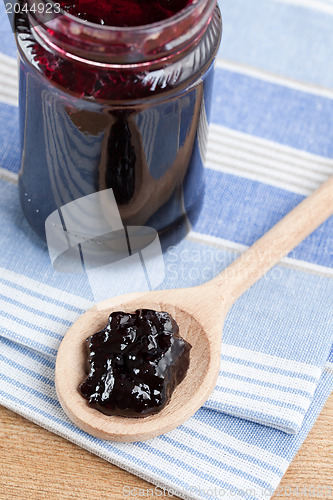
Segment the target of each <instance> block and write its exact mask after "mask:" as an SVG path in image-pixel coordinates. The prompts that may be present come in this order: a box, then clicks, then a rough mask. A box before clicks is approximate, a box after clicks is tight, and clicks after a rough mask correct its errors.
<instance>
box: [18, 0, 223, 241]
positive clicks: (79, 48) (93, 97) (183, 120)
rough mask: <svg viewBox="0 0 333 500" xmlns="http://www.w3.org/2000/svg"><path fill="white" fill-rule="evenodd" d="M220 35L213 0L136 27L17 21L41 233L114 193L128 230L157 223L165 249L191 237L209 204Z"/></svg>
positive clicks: (24, 123) (27, 145)
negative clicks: (91, 198) (207, 156)
mask: <svg viewBox="0 0 333 500" xmlns="http://www.w3.org/2000/svg"><path fill="white" fill-rule="evenodd" d="M32 1H33V0H29V1H28V3H29V2H32ZM220 36H221V19H220V14H219V10H218V8H217V7H216V5H215V1H214V0H198V1H196V2H193V3H191V2H190V3H189V5H188V6H187V7H185V8H184V9H183V10H181V11H180V12H178V14H176V15H173V16H172V17H170V18H168V19H165V20H162V21H159V22H157V23H153V24H150V25H145V26H136V27H125V28H119V27H114V26H99V25H96V24H92V23H89V22H86V21H84V20H82V19H78V18H75V17H73V16H71V15H69V14H68V13H60V14H57V13H52V14H47V15H46V14H44V13H37V14H36V13H33V12H30V13H29V14H24V13H21V14H20V15H19V16H17V18H16V39H17V43H18V47H19V52H20V126H21V143H22V165H21V172H20V196H21V203H22V207H23V211H24V213H25V215H26V217H27V219H28V221H29V223H30V225H31V226H32V227H33V229H34V230H35V231H36V232H37V234H39V236H41V237H42V238H45V228H44V224H45V220H46V218H47V216H48V215H49V214H50V213H51V212H53V211H54V210H56V209H60V208H61V207H62V206H63V205H65V204H67V203H69V202H71V201H73V200H75V199H77V198H80V197H82V196H86V195H88V194H91V193H93V192H96V191H100V190H103V189H109V188H112V189H113V192H114V195H115V198H116V201H117V204H118V209H119V211H120V215H121V218H122V221H123V224H124V225H148V226H151V227H154V228H155V229H156V230H157V231H158V232H159V234H160V236H161V237H162V243H163V242H164V245H169V244H173V243H175V242H176V241H178V240H179V239H180V238H182V237H184V236H185V234H186V233H187V231H188V230H189V229H190V227H191V225H193V223H194V222H195V221H196V219H197V217H198V215H199V212H200V207H201V203H202V197H203V191H204V172H203V155H204V149H205V143H206V135H207V127H208V121H209V108H210V101H211V92H212V84H213V72H214V68H213V60H214V57H215V54H216V50H217V48H218V44H219V41H220Z"/></svg>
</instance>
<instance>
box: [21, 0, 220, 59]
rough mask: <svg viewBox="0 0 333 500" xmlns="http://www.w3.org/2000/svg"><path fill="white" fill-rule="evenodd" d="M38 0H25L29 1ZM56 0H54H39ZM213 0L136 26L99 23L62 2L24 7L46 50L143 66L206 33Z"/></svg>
mask: <svg viewBox="0 0 333 500" xmlns="http://www.w3.org/2000/svg"><path fill="white" fill-rule="evenodd" d="M35 1H36V0H28V5H30V6H32V5H33V4H34V2H35ZM38 2H42V3H44V4H46V3H47V4H49V5H50V4H52V5H53V6H55V5H56V3H57V2H56V0H38ZM216 5H217V0H194V1H193V2H192V3H191V4H189V5H187V6H186V7H184V8H183V9H182V10H180V11H179V12H178V13H176V14H175V15H173V16H171V17H169V18H167V19H164V20H161V21H158V22H155V23H151V24H144V25H139V26H134V27H129V26H127V27H118V26H107V25H99V24H95V23H92V22H88V21H85V20H83V19H80V18H79V17H76V16H74V15H72V14H69V13H68V12H66V11H64V10H63V9H61V8H60V11H59V12H58V11H56V12H55V11H53V12H52V13H46V9H44V10H43V11H40V12H39V11H34V10H33V9H32V8H31V9H29V10H28V19H29V22H30V26H31V27H32V28H33V31H34V36H35V38H36V39H37V40H38V41H39V42H40V43H41V44H42V45H44V46H45V47H46V48H48V50H51V51H52V52H54V51H55V52H58V53H61V55H62V57H65V58H67V59H76V60H81V61H87V62H88V61H89V62H90V63H95V64H107V65H112V66H113V67H117V66H118V65H119V66H122V67H124V66H128V67H133V65H136V64H139V65H140V66H144V65H145V64H146V63H147V64H152V63H154V62H159V63H161V62H162V61H167V60H169V59H179V58H181V57H182V56H184V55H185V54H186V53H188V52H189V51H190V50H191V49H192V48H193V46H195V45H197V43H198V42H199V41H200V40H201V38H202V37H203V35H204V34H205V32H206V30H207V28H208V26H209V23H210V21H211V19H212V16H213V14H214V10H215V8H216Z"/></svg>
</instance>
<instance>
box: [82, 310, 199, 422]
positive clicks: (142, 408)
mask: <svg viewBox="0 0 333 500" xmlns="http://www.w3.org/2000/svg"><path fill="white" fill-rule="evenodd" d="M86 346H87V363H86V365H87V375H88V376H87V378H86V380H85V381H84V382H83V383H82V384H81V385H80V388H79V389H80V392H81V394H82V396H83V397H84V398H85V399H87V400H88V403H89V406H91V407H93V408H96V409H97V410H99V411H101V412H102V413H105V414H106V415H118V416H121V417H146V416H148V415H153V414H154V413H157V412H159V411H161V410H162V409H163V408H164V407H165V406H166V405H167V404H168V402H169V401H170V399H171V396H172V393H173V391H174V389H175V388H176V386H177V385H179V384H180V383H181V382H182V380H183V379H184V377H185V375H186V372H187V370H188V367H189V363H190V349H191V345H190V344H189V343H188V342H186V341H185V340H184V339H183V338H182V337H181V336H180V335H179V329H178V325H177V323H176V322H175V320H174V319H173V318H172V317H171V316H170V315H169V314H168V313H167V312H157V311H152V310H150V309H141V310H137V311H135V313H134V314H129V313H124V312H121V311H119V312H113V313H112V314H111V315H110V317H109V322H108V324H107V325H106V327H105V328H104V330H102V331H100V332H98V333H95V334H94V335H92V336H91V337H88V338H87V340H86Z"/></svg>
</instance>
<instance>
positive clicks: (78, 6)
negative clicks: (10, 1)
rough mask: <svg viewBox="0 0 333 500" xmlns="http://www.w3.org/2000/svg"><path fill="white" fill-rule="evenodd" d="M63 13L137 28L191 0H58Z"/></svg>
mask: <svg viewBox="0 0 333 500" xmlns="http://www.w3.org/2000/svg"><path fill="white" fill-rule="evenodd" d="M59 3H60V5H61V7H62V8H63V9H64V11H66V12H68V13H69V14H72V15H73V16H76V17H79V18H80V19H83V20H85V21H89V22H91V23H96V24H101V25H106V26H119V27H129V26H140V25H144V24H152V23H157V22H158V21H163V20H164V19H167V18H168V17H171V16H174V15H175V14H177V12H179V11H181V10H182V9H184V8H185V7H186V6H187V5H190V4H191V3H192V0H159V1H154V0H102V1H99V2H92V1H91V0H74V1H73V0H61V1H60V2H59Z"/></svg>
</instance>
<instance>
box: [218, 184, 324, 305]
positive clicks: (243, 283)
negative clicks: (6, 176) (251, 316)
mask: <svg viewBox="0 0 333 500" xmlns="http://www.w3.org/2000/svg"><path fill="white" fill-rule="evenodd" d="M331 215H333V176H332V177H330V178H329V179H328V180H327V181H326V182H324V184H322V185H321V186H320V187H319V188H318V189H317V190H316V191H315V192H314V193H312V194H311V195H310V196H309V197H308V198H305V200H303V201H302V202H301V203H300V204H299V205H297V207H295V208H294V209H293V210H292V211H291V212H289V213H288V215H286V216H285V217H284V218H283V219H282V220H280V221H279V222H278V223H277V224H276V225H275V226H273V227H272V229H270V230H269V231H268V232H267V233H266V234H265V235H264V236H262V237H261V238H260V239H259V240H258V241H257V242H256V243H255V244H254V245H252V247H251V248H249V249H248V250H246V251H245V252H244V253H243V254H242V255H241V256H240V257H239V258H238V259H237V260H235V261H234V262H233V263H232V264H231V265H230V266H228V267H227V268H226V269H225V270H224V271H222V273H221V274H219V275H218V276H217V277H216V278H214V279H213V280H212V281H211V282H209V284H208V285H213V288H214V289H215V293H216V288H217V287H218V288H220V289H221V296H222V294H223V295H224V296H225V295H228V296H229V294H230V298H231V301H232V302H231V303H233V302H234V301H235V300H237V299H238V297H240V296H241V295H242V294H243V293H244V292H245V291H246V290H248V289H249V288H250V287H251V286H252V285H253V284H254V283H256V281H258V280H259V279H260V278H261V277H262V276H263V275H264V274H265V273H266V272H267V271H269V270H270V269H271V268H272V267H273V266H274V265H275V264H277V263H278V262H279V261H280V260H281V259H282V258H283V257H285V256H286V255H287V254H288V253H289V252H290V251H291V250H293V248H295V247H296V246H297V245H298V244H299V243H300V242H301V241H303V240H304V238H306V237H307V236H308V235H309V234H311V233H312V232H313V231H314V230H315V229H316V228H317V227H318V226H320V225H321V224H322V223H323V222H324V221H325V220H326V219H327V218H328V217H330V216H331ZM226 287H227V288H226ZM226 290H227V293H226ZM223 291H224V293H223Z"/></svg>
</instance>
